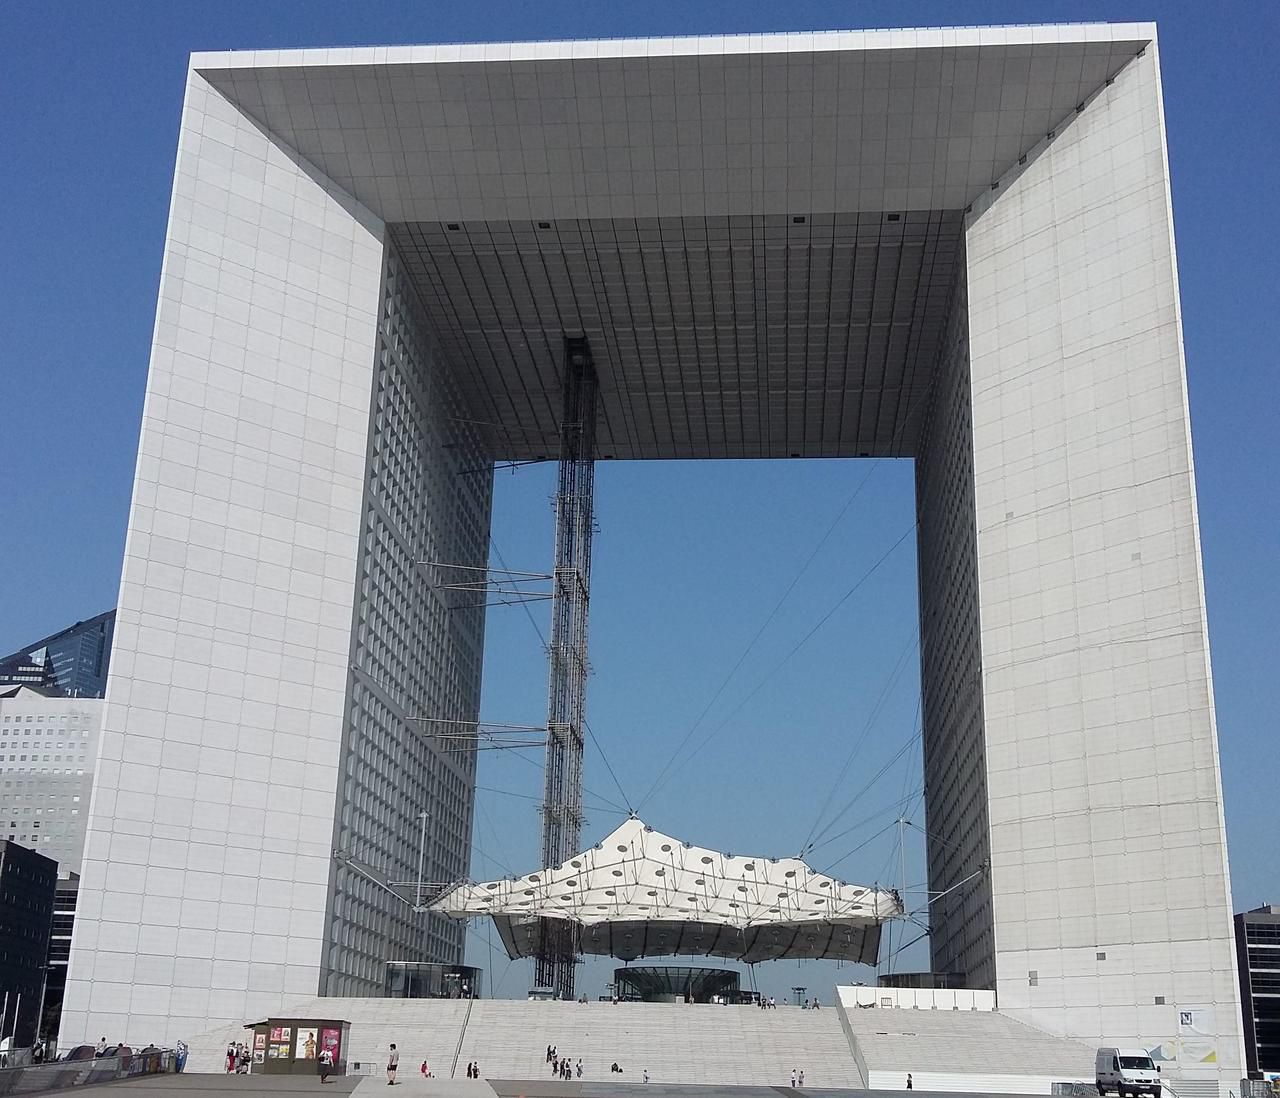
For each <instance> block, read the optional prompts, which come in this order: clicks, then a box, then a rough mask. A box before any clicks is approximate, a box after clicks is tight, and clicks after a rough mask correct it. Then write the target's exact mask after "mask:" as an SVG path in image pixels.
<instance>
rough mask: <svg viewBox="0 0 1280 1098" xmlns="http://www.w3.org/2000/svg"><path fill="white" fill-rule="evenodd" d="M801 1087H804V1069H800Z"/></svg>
mask: <svg viewBox="0 0 1280 1098" xmlns="http://www.w3.org/2000/svg"><path fill="white" fill-rule="evenodd" d="M800 1086H804V1068H801V1069H800Z"/></svg>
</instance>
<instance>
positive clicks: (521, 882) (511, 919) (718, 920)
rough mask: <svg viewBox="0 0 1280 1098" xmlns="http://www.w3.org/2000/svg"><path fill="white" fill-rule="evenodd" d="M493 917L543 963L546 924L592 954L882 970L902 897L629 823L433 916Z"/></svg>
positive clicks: (470, 889)
mask: <svg viewBox="0 0 1280 1098" xmlns="http://www.w3.org/2000/svg"><path fill="white" fill-rule="evenodd" d="M431 909H432V910H433V911H441V912H444V913H445V914H447V915H451V916H453V917H455V918H467V917H469V916H482V915H487V916H492V918H493V921H494V925H495V926H496V927H497V928H498V933H499V934H500V935H501V937H502V944H503V945H504V946H506V948H507V953H508V955H509V956H511V957H513V958H514V957H528V956H533V955H536V953H537V952H538V948H539V944H540V943H539V938H538V935H539V934H540V933H541V927H542V925H543V922H542V920H544V919H552V920H556V921H559V922H568V923H572V924H574V925H575V926H576V927H577V936H576V943H577V946H578V949H579V950H580V951H581V952H583V953H589V954H602V955H604V956H607V957H617V958H619V959H620V960H626V961H630V960H634V959H635V958H637V957H669V956H678V955H691V956H702V957H725V958H728V959H730V960H735V961H746V962H747V963H749V964H753V963H755V962H757V961H771V960H781V959H783V958H793V959H794V958H806V957H807V958H811V959H818V958H827V959H833V960H842V961H855V962H860V963H862V964H875V962H876V960H877V958H878V956H879V949H880V927H881V924H882V923H883V921H884V920H885V919H892V918H897V917H899V916H901V915H902V914H903V910H902V901H901V899H900V898H899V897H898V896H897V894H896V893H893V892H889V891H884V890H877V889H874V888H871V887H869V886H866V885H850V884H845V883H844V882H842V881H837V880H835V879H834V878H832V877H828V876H826V875H825V874H822V873H817V872H815V871H814V870H813V869H811V868H810V867H809V866H807V865H805V863H804V862H802V861H800V860H799V859H796V858H766V857H748V856H745V855H733V854H723V853H721V852H720V851H718V850H707V849H705V848H703V847H700V846H693V845H692V844H690V843H685V842H681V841H680V840H679V839H674V838H672V837H671V836H670V835H664V834H662V833H661V832H660V831H654V830H653V828H651V827H649V826H647V825H646V824H645V823H644V822H643V821H642V820H638V819H634V818H633V819H629V820H627V821H625V822H624V823H623V824H622V825H621V826H619V827H618V828H617V829H615V830H614V831H612V832H611V833H610V834H608V835H606V836H605V837H604V838H603V839H601V840H600V842H598V843H597V844H596V845H595V846H593V847H591V848H589V849H588V850H584V851H583V852H582V853H580V854H577V855H575V856H574V857H572V858H570V859H569V860H568V861H566V862H564V863H562V864H561V865H558V866H555V867H554V868H552V869H549V870H538V871H536V872H533V873H529V874H526V875H524V876H520V877H516V878H514V879H509V880H502V881H487V882H483V883H479V884H471V883H468V884H462V885H459V886H458V887H456V888H454V889H451V890H450V891H448V892H447V893H445V895H443V896H441V897H440V898H439V899H438V900H436V901H435V902H434V903H432V904H431Z"/></svg>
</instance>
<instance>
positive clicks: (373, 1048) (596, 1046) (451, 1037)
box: [187, 998, 865, 1089]
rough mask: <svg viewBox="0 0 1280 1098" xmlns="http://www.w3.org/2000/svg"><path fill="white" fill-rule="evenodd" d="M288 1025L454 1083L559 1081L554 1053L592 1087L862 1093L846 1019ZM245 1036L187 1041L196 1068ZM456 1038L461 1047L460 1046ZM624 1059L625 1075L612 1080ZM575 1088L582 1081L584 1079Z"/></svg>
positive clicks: (731, 1011) (538, 1014)
mask: <svg viewBox="0 0 1280 1098" xmlns="http://www.w3.org/2000/svg"><path fill="white" fill-rule="evenodd" d="M279 1016H280V1017H297V1018H308V1017H317V1018H318V1017H324V1018H343V1019H346V1020H347V1021H349V1022H351V1036H350V1041H349V1045H348V1048H347V1052H346V1059H347V1063H348V1065H354V1064H356V1063H359V1064H361V1065H362V1067H361V1070H362V1071H365V1070H371V1071H373V1072H374V1073H381V1070H382V1067H383V1065H384V1064H385V1063H386V1051H387V1045H388V1044H389V1043H391V1042H395V1044H396V1045H397V1046H398V1048H399V1050H400V1068H401V1078H402V1079H408V1078H416V1077H417V1075H418V1072H419V1067H420V1065H421V1063H422V1061H423V1060H424V1059H425V1060H426V1061H427V1062H428V1064H429V1065H430V1067H431V1070H432V1072H433V1073H434V1074H435V1075H437V1076H439V1077H442V1078H444V1077H447V1076H448V1075H449V1071H450V1068H451V1067H452V1064H453V1060H454V1053H455V1050H457V1051H458V1059H457V1063H458V1068H457V1074H458V1076H459V1077H462V1078H463V1081H464V1082H465V1077H464V1073H465V1071H466V1065H467V1063H468V1062H470V1061H473V1060H474V1061H477V1062H478V1063H479V1064H480V1071H481V1073H482V1074H483V1075H484V1076H486V1077H488V1078H491V1079H535V1080H537V1079H548V1080H549V1079H550V1078H551V1074H550V1069H549V1067H548V1065H547V1061H546V1057H547V1045H555V1046H556V1048H557V1051H558V1052H559V1054H560V1055H561V1056H568V1057H570V1059H571V1060H573V1062H574V1063H575V1064H576V1063H577V1061H578V1060H579V1059H581V1060H582V1064H583V1069H584V1070H583V1080H584V1081H586V1080H593V1081H598V1082H619V1083H622V1082H626V1083H630V1082H636V1083H638V1082H640V1080H641V1078H642V1076H643V1072H644V1071H645V1069H648V1071H649V1076H650V1079H651V1080H652V1081H653V1083H655V1084H657V1083H664V1082H668V1083H687V1084H723V1085H730V1084H743V1085H751V1084H754V1085H768V1086H787V1085H790V1081H791V1069H792V1068H796V1069H803V1070H804V1074H805V1085H806V1087H834V1088H840V1087H843V1088H852V1089H861V1088H862V1087H864V1086H865V1082H864V1080H863V1078H862V1076H861V1074H860V1073H859V1071H858V1066H857V1064H856V1063H855V1062H854V1058H853V1055H852V1053H851V1050H850V1047H849V1041H848V1038H847V1037H846V1036H845V1033H844V1030H843V1029H842V1028H841V1023H840V1018H839V1014H838V1012H837V1011H836V1010H835V1009H833V1008H828V1009H826V1010H818V1011H813V1010H800V1009H799V1008H797V1007H783V1006H780V1007H778V1009H776V1010H760V1009H758V1008H756V1007H747V1006H741V1007H726V1006H701V1005H684V1004H668V1003H623V1004H619V1005H617V1006H615V1005H613V1004H612V1003H599V1002H596V1003H564V1002H530V1001H525V1000H511V999H480V1000H476V1001H475V1002H474V1004H473V1006H472V1011H471V1016H470V1019H469V1021H467V1024H466V1026H465V1028H464V1025H463V1022H464V1019H466V1016H467V1003H466V1002H465V1001H459V1000H449V999H338V998H333V999H304V1000H299V1001H297V1002H294V1003H291V1004H289V1005H288V1006H287V1007H286V1008H285V1009H283V1010H281V1011H280V1012H279ZM246 1033H247V1031H246V1030H243V1029H241V1028H239V1027H223V1028H220V1029H217V1030H212V1031H210V1032H209V1033H206V1034H201V1035H199V1036H197V1037H194V1038H190V1039H188V1044H189V1045H190V1048H191V1054H190V1058H189V1060H188V1066H187V1070H188V1071H196V1072H216V1071H219V1070H221V1063H222V1060H223V1057H224V1055H225V1051H226V1047H227V1044H228V1042H229V1041H243V1040H245V1039H246ZM459 1040H461V1047H460V1048H459ZM615 1060H616V1061H617V1062H618V1064H619V1065H620V1066H621V1067H622V1069H623V1074H622V1075H621V1076H618V1075H616V1074H611V1073H610V1071H609V1066H610V1065H611V1064H612V1063H613V1062H614V1061H615ZM575 1079H576V1076H575Z"/></svg>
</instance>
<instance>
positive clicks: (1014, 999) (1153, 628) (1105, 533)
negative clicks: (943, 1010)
mask: <svg viewBox="0 0 1280 1098" xmlns="http://www.w3.org/2000/svg"><path fill="white" fill-rule="evenodd" d="M1162 122H1163V120H1162V116H1161V104H1160V85H1159V73H1158V66H1157V59H1156V50H1155V47H1154V45H1153V46H1151V47H1149V48H1148V49H1147V51H1146V53H1145V56H1142V57H1140V58H1138V59H1136V60H1134V61H1133V62H1131V63H1130V64H1129V65H1128V67H1127V68H1125V69H1124V70H1123V71H1122V72H1121V73H1120V75H1119V76H1118V78H1117V79H1116V80H1115V83H1114V85H1113V86H1111V87H1108V88H1104V89H1102V90H1101V91H1100V93H1099V95H1098V96H1097V98H1096V99H1094V100H1093V101H1092V102H1091V103H1089V104H1088V105H1087V106H1086V107H1085V109H1084V110H1083V112H1082V113H1080V114H1079V115H1078V116H1077V117H1076V119H1075V120H1074V122H1073V123H1072V124H1071V125H1070V126H1069V127H1067V128H1066V129H1064V130H1063V132H1062V133H1060V134H1059V135H1058V136H1057V137H1056V139H1055V140H1053V141H1052V142H1051V143H1049V144H1048V146H1047V148H1045V149H1044V150H1043V151H1042V152H1041V153H1040V154H1039V155H1038V156H1036V157H1035V158H1034V159H1033V160H1032V161H1031V163H1030V164H1029V165H1028V166H1027V167H1026V169H1025V171H1024V172H1023V173H1022V174H1021V175H1020V176H1019V177H1017V178H1016V179H1014V180H1012V181H1010V182H1008V183H1007V184H1004V185H1002V186H1001V187H1000V189H999V191H998V192H997V193H996V195H995V197H994V201H992V202H991V203H990V204H989V207H988V208H980V209H975V211H974V213H973V215H972V217H971V219H970V224H969V228H968V237H967V247H968V288H969V321H970V357H971V363H972V367H971V368H972V392H973V437H974V485H975V502H976V521H977V536H978V573H979V587H980V596H981V626H982V647H983V653H982V654H983V680H984V708H985V725H986V755H987V758H986V770H987V781H988V788H989V793H990V821H991V823H990V828H991V831H990V842H991V859H992V865H991V875H992V889H993V893H994V904H995V910H994V915H995V946H996V953H997V968H998V979H997V990H998V1003H999V1007H1000V1009H1001V1011H1003V1012H1005V1013H1008V1014H1011V1015H1013V1016H1014V1017H1018V1018H1022V1019H1024V1020H1026V1021H1028V1022H1031V1023H1033V1024H1035V1025H1038V1026H1040V1027H1042V1028H1044V1029H1047V1030H1049V1031H1050V1032H1053V1033H1058V1034H1062V1035H1065V1036H1071V1037H1078V1038H1081V1039H1083V1040H1087V1041H1090V1042H1094V1043H1115V1042H1118V1043H1121V1044H1126V1043H1127V1044H1132V1045H1142V1046H1144V1047H1148V1048H1150V1047H1152V1046H1153V1045H1155V1044H1157V1043H1159V1042H1161V1041H1168V1040H1172V1039H1173V1038H1175V1037H1176V1035H1177V1030H1178V1015H1177V1010H1178V1008H1179V1007H1181V1008H1183V1009H1187V1008H1189V1007H1197V1008H1206V1009H1207V1010H1208V1011H1210V1014H1211V1016H1212V1017H1213V1019H1214V1021H1213V1023H1212V1024H1213V1027H1214V1029H1215V1033H1214V1034H1213V1035H1212V1039H1214V1040H1216V1044H1217V1055H1218V1068H1219V1069H1220V1071H1221V1076H1222V1079H1223V1080H1224V1081H1226V1080H1238V1079H1239V1077H1240V1061H1241V1051H1242V1049H1241V1036H1240V1021H1239V1002H1238V996H1237V989H1236V977H1235V970H1234V961H1233V954H1232V944H1231V922H1230V917H1231V910H1230V903H1229V891H1230V890H1229V881H1228V874H1227V864H1226V847H1225V835H1224V827H1223V816H1222V798H1221V788H1220V782H1219V773H1218V754H1217V735H1216V729H1215V724H1214V711H1213V694H1212V687H1211V682H1210V673H1209V656H1208V641H1207V634H1206V622H1205V608H1204V590H1203V584H1202V580H1201V570H1200V545H1199V532H1198V527H1197V519H1196V501H1195V484H1194V479H1193V471H1192V463H1191V439H1190V429H1189V422H1188V415H1187V400H1186V385H1185V377H1184V366H1183V356H1182V340H1181V328H1180V320H1179V312H1178V296H1177V278H1176V271H1175V262H1174V254H1173V235H1172V223H1171V215H1170V204H1169V185H1168V172H1167V166H1166V158H1165V149H1164V138H1163V126H1162ZM1099 954H1105V959H1100V958H1099V956H1098V955H1099ZM1030 973H1035V976H1034V977H1032V976H1030V975H1029V974H1030ZM1161 996H1162V997H1163V1000H1164V1004H1163V1005H1158V1004H1157V998H1158V997H1161ZM1170 1047H1172V1046H1170ZM1183 1066H1184V1070H1185V1064H1184V1065H1183ZM1208 1070H1210V1071H1212V1070H1213V1068H1212V1067H1211V1068H1209V1069H1208Z"/></svg>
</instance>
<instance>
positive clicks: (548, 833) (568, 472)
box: [535, 338, 596, 999]
mask: <svg viewBox="0 0 1280 1098" xmlns="http://www.w3.org/2000/svg"><path fill="white" fill-rule="evenodd" d="M595 442H596V372H595V368H594V367H593V366H592V363H591V351H590V349H589V348H588V346H587V341H586V340H585V339H582V338H574V339H566V340H565V341H564V417H563V419H562V420H561V423H560V482H559V488H558V491H557V494H556V555H555V574H554V579H553V586H552V602H551V606H552V610H551V643H550V647H549V652H548V656H549V659H550V678H549V683H548V692H547V693H548V699H547V761H546V775H545V784H544V787H543V798H542V864H543V866H544V867H547V868H549V867H551V866H556V865H560V864H561V863H562V862H564V861H566V860H568V859H569V858H570V857H572V856H573V855H574V854H576V853H577V852H578V846H579V840H580V838H581V833H582V749H583V736H584V720H585V717H584V710H585V708H586V696H587V609H588V606H589V603H590V600H591V533H592V525H593V523H594V521H595V512H594V507H593V502H592V497H593V492H594V489H595ZM539 929H540V936H539V941H540V947H539V950H538V959H537V967H536V972H535V982H536V983H537V986H538V987H541V988H550V989H552V990H553V992H554V994H555V996H556V998H558V999H572V998H573V984H574V965H575V964H576V963H577V954H578V950H577V942H576V940H575V929H576V928H575V926H574V924H572V923H570V922H567V921H566V920H563V919H545V918H544V919H543V920H542V925H541V927H540V928H539Z"/></svg>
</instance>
